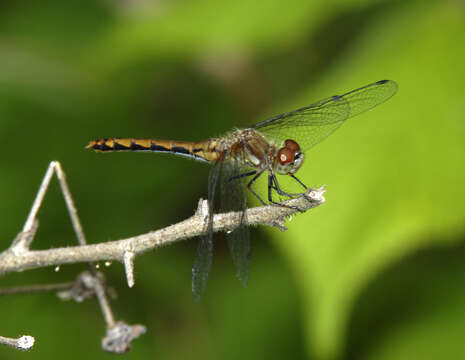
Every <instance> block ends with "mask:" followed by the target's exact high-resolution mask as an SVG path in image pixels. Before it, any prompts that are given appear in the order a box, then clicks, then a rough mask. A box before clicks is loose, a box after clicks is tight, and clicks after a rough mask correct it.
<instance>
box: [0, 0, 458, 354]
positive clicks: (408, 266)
mask: <svg viewBox="0 0 465 360" xmlns="http://www.w3.org/2000/svg"><path fill="white" fill-rule="evenodd" d="M464 43H465V7H464V4H463V2H461V1H458V0H455V1H454V0H450V1H439V0H438V1H413V0H410V1H409V0H407V1H364V0H358V1H352V2H350V1H342V0H341V1H331V2H327V1H323V0H317V1H304V0H294V1H288V2H282V1H277V0H271V1H267V2H251V1H248V0H238V1H232V2H220V1H212V0H201V1H192V0H183V1H181V0H152V1H149V0H133V1H131V0H120V1H115V0H107V1H100V2H99V1H90V0H87V1H56V0H45V1H41V2H21V1H17V2H13V1H7V2H3V3H2V4H1V5H0V140H1V142H0V150H1V154H2V155H1V158H2V161H1V163H0V164H1V166H0V185H1V186H0V198H1V201H0V214H1V216H0V228H1V229H2V249H5V248H6V247H8V245H9V243H10V242H11V240H12V239H13V238H14V236H15V234H16V233H17V232H18V231H20V229H21V227H22V223H23V221H24V220H25V217H26V214H27V211H28V209H29V206H30V204H31V202H32V200H33V197H34V195H35V192H36V189H37V187H38V184H39V182H40V179H41V177H42V175H43V173H44V171H45V169H46V166H47V164H48V162H49V161H51V160H60V161H61V162H62V165H63V167H64V169H65V171H66V173H67V177H68V182H69V184H70V187H71V190H72V193H73V196H74V198H75V201H76V204H77V206H78V209H79V211H80V215H81V219H82V222H83V225H84V227H85V231H86V233H87V235H88V237H89V241H91V242H101V241H106V240H110V239H119V238H123V237H127V236H131V235H136V234H138V233H143V232H146V231H149V230H152V229H157V228H160V227H163V226H167V225H169V224H171V223H174V222H176V221H179V220H181V219H184V218H186V217H187V216H189V215H191V214H192V212H193V211H194V209H195V206H196V203H197V200H198V198H200V197H205V196H206V179H207V174H208V170H209V169H208V167H207V166H205V165H203V164H200V163H196V162H193V161H187V160H184V159H177V158H172V157H169V156H163V155H158V154H157V155H154V154H131V153H120V154H117V153H114V154H103V155H102V154H95V153H93V152H90V151H85V150H84V146H85V145H86V143H87V142H88V141H89V140H92V139H94V138H99V137H113V136H115V137H116V136H131V137H155V138H175V139H179V140H202V139H205V138H208V137H212V136H217V135H221V134H222V133H224V132H227V131H228V130H230V129H231V128H233V127H235V126H237V127H245V126H247V125H250V124H252V123H253V122H256V121H259V120H263V119H264V118H266V117H268V116H271V115H274V114H276V113H280V112H284V111H287V110H291V109H293V108H296V107H299V106H304V105H308V104H310V103H312V102H314V101H316V100H319V99H320V98H324V97H327V96H330V95H333V94H335V93H342V92H345V91H348V90H351V89H353V88H356V87H359V86H362V85H365V84H368V83H370V82H373V81H376V80H380V79H383V78H388V79H393V80H395V81H397V83H398V84H399V92H398V94H397V95H396V96H395V97H393V98H392V99H391V100H389V101H388V102H386V103H385V104H383V105H382V106H380V107H379V108H376V109H374V110H373V111H370V112H368V113H366V114H363V115H360V116H358V117H356V118H353V119H351V120H350V121H348V122H347V123H346V124H344V126H343V127H342V128H341V129H340V130H339V131H338V132H337V133H335V134H334V135H332V136H331V137H330V138H328V139H327V140H326V141H325V142H324V143H322V144H320V145H319V146H318V147H316V148H315V149H313V151H312V152H311V153H310V154H307V157H308V159H307V160H306V164H305V165H304V167H303V168H302V170H300V172H299V174H300V178H301V179H302V180H303V181H304V182H305V183H307V184H308V185H321V184H327V185H328V193H327V203H326V204H325V205H324V206H321V207H320V208H318V209H315V210H314V211H310V212H308V213H306V214H304V215H299V216H298V217H297V218H295V219H294V220H292V222H290V223H289V224H288V227H289V230H288V231H287V232H285V233H281V232H279V231H277V230H275V229H272V230H268V229H261V228H259V229H253V231H252V240H253V242H252V246H253V262H252V273H251V277H250V283H249V286H248V287H247V288H246V289H243V288H241V287H240V285H239V282H238V281H237V280H236V279H235V278H234V269H233V266H232V262H231V260H230V258H229V255H228V250H227V248H226V246H225V244H224V241H222V237H221V235H219V236H217V241H216V243H215V244H216V249H215V261H214V265H213V273H212V276H211V279H210V283H209V286H208V289H207V293H206V295H205V297H204V298H203V300H202V302H201V303H200V304H196V303H193V301H192V297H191V294H190V278H189V277H190V267H191V265H192V262H193V256H194V252H195V245H196V244H195V241H188V242H185V243H180V244H177V245H175V246H172V247H170V248H163V249H160V250H158V251H156V252H155V253H152V254H147V255H145V256H142V257H140V258H138V260H137V262H136V270H137V273H136V275H137V279H136V286H135V288H134V289H131V290H128V289H127V288H126V284H125V281H124V274H123V270H122V267H121V266H120V265H119V264H113V266H111V267H109V268H106V269H105V270H104V271H105V273H106V276H107V277H108V281H109V283H110V284H111V285H112V286H114V287H115V289H116V290H117V292H118V294H119V297H118V299H117V301H115V302H113V306H114V309H115V312H116V314H117V317H118V318H123V319H125V320H127V321H129V322H131V323H144V324H145V325H146V326H147V327H148V329H149V331H148V333H147V334H146V335H144V336H143V337H142V338H140V339H139V340H137V341H136V342H135V343H134V348H133V349H132V350H131V352H130V353H128V354H127V355H125V356H126V357H127V358H128V359H136V358H137V359H138V358H149V357H156V358H157V359H164V358H166V359H187V358H189V359H217V358H220V359H237V358H241V359H259V358H266V359H282V358H289V359H296V358H311V359H323V360H326V359H422V360H423V359H445V358H450V359H452V358H454V359H459V358H465V348H464V347H463V341H462V334H463V333H465V325H464V324H465V247H464V244H465V242H464V240H465V239H464V234H465V202H464V199H465V186H464V185H465V167H464V164H465V145H464V144H465V75H464V71H463V59H464V58H465V46H464ZM39 216H40V222H41V226H40V229H39V233H38V236H37V238H36V241H35V243H34V246H35V247H36V248H50V247H58V246H65V245H67V244H71V243H72V242H73V241H74V240H73V235H72V231H71V226H70V222H69V219H68V216H67V214H66V211H65V206H64V204H63V202H62V198H61V195H60V193H59V191H58V187H57V186H54V187H53V189H52V191H51V192H50V193H49V194H48V196H47V199H46V203H45V205H44V208H43V209H42V210H41V212H40V214H39ZM270 239H272V241H270ZM84 268H85V265H84V264H83V265H76V266H67V267H63V268H62V270H61V271H60V272H59V273H55V272H53V269H41V270H38V271H30V272H26V273H23V274H9V275H8V276H6V277H3V278H2V279H1V284H2V286H7V285H12V284H28V283H33V284H35V283H45V282H59V281H68V280H69V279H72V278H73V276H74V275H75V274H76V273H77V272H78V271H80V270H81V269H84ZM0 304H1V309H2V311H1V318H2V321H1V324H2V326H1V330H0V335H4V336H16V335H19V334H23V333H27V334H32V335H34V336H36V337H37V345H36V347H35V349H34V350H33V351H31V352H30V353H27V354H24V353H18V352H16V351H14V350H11V349H7V348H0V353H1V355H0V358H2V359H17V358H24V357H27V358H29V359H55V358H63V357H66V358H67V359H82V358H83V357H84V356H85V357H86V358H87V359H101V358H102V357H108V356H109V355H107V354H103V353H102V351H101V350H100V346H99V343H100V340H99V339H100V338H101V337H102V336H103V334H104V324H103V321H102V319H101V315H100V313H99V311H98V308H97V305H96V304H95V303H94V302H93V301H87V302H86V303H84V304H73V303H63V302H61V301H59V300H58V299H57V298H55V297H54V296H53V295H51V294H47V295H29V296H17V297H14V298H13V297H9V298H7V297H3V298H0Z"/></svg>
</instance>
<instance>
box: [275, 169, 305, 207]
mask: <svg viewBox="0 0 465 360" xmlns="http://www.w3.org/2000/svg"><path fill="white" fill-rule="evenodd" d="M273 189H275V190H276V191H277V192H278V194H279V195H284V196H290V195H302V194H287V193H285V192H283V191H281V189H280V188H279V185H278V182H277V181H276V177H275V175H274V174H269V175H268V201H269V202H270V203H271V204H274V205H278V206H282V207H286V208H289V209H294V210H297V211H300V212H305V211H304V210H303V209H301V208H299V207H298V206H294V205H287V204H283V203H281V202H277V201H274V200H273V194H272V192H273Z"/></svg>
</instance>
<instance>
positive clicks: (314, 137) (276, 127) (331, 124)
mask: <svg viewBox="0 0 465 360" xmlns="http://www.w3.org/2000/svg"><path fill="white" fill-rule="evenodd" d="M396 91H397V84H396V83H395V82H394V81H392V80H381V81H377V82H375V83H372V84H369V85H366V86H364V87H361V88H359V89H355V90H352V91H350V92H348V93H345V94H344V95H335V96H333V97H330V98H327V99H324V100H321V101H319V102H317V103H314V104H312V105H310V106H306V107H303V108H300V109H296V110H294V111H291V112H288V113H284V114H281V115H278V116H275V117H273V118H271V119H268V120H265V121H263V122H260V123H258V124H256V125H255V126H253V128H254V129H257V130H258V131H259V132H260V133H262V134H263V135H265V136H266V137H269V138H270V139H274V140H275V141H279V142H282V141H284V140H286V139H292V140H294V141H297V143H298V144H299V145H300V147H301V148H302V149H303V150H308V149H310V148H312V147H313V146H315V145H316V144H318V143H319V142H321V141H323V140H324V139H325V138H326V137H328V136H329V135H330V134H331V133H333V132H334V131H335V130H336V129H338V128H339V127H340V126H341V125H342V123H343V122H344V121H345V120H347V119H348V118H349V117H352V116H355V115H358V114H360V113H362V112H364V111H367V110H369V109H371V108H373V107H375V106H377V105H379V104H381V103H383V102H384V101H386V100H387V99H389V98H390V97H391V96H392V95H394V94H395V93H396Z"/></svg>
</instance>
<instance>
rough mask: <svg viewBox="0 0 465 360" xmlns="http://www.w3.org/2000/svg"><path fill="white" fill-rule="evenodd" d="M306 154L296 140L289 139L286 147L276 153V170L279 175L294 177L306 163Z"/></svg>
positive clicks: (285, 143)
mask: <svg viewBox="0 0 465 360" xmlns="http://www.w3.org/2000/svg"><path fill="white" fill-rule="evenodd" d="M304 158H305V156H304V154H303V152H302V151H301V150H300V146H299V144H297V143H296V142H295V141H294V140H290V139H287V140H286V141H284V146H283V147H282V148H281V149H279V150H278V152H277V153H276V160H275V168H276V171H277V173H278V174H281V175H293V174H295V173H296V172H297V170H299V168H300V167H301V166H302V164H303V162H304Z"/></svg>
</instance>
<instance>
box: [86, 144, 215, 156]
mask: <svg viewBox="0 0 465 360" xmlns="http://www.w3.org/2000/svg"><path fill="white" fill-rule="evenodd" d="M212 142H213V141H212V140H207V141H204V142H189V141H172V140H157V139H130V138H122V139H115V138H108V139H99V140H93V141H91V142H90V143H89V145H87V146H86V148H87V149H93V150H95V151H104V152H110V151H149V152H164V153H172V154H176V155H181V156H187V157H190V158H193V159H196V160H203V161H214V160H217V159H218V156H219V154H218V152H216V151H214V150H212V146H211V145H212Z"/></svg>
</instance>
